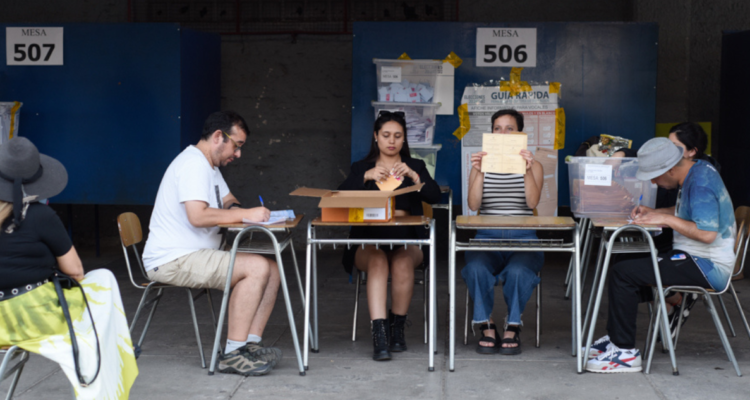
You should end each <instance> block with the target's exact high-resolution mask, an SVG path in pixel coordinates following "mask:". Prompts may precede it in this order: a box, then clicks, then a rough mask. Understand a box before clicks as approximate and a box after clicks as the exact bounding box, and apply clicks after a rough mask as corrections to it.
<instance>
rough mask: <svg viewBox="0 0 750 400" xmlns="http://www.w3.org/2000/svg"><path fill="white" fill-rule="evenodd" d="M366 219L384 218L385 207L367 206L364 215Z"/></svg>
mask: <svg viewBox="0 0 750 400" xmlns="http://www.w3.org/2000/svg"><path fill="white" fill-rule="evenodd" d="M363 219H364V220H365V221H371V220H384V219H386V218H385V207H378V208H365V215H364V217H363Z"/></svg>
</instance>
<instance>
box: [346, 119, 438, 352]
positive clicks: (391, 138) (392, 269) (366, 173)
mask: <svg viewBox="0 0 750 400" xmlns="http://www.w3.org/2000/svg"><path fill="white" fill-rule="evenodd" d="M373 130H374V132H373V136H372V143H371V145H370V153H369V154H368V155H367V157H365V158H364V159H363V160H361V161H357V162H355V163H354V164H352V168H351V173H350V174H349V176H348V177H347V178H346V181H344V183H342V184H341V186H339V190H379V189H378V186H377V182H379V181H384V180H386V179H388V178H389V177H390V176H393V177H395V178H396V179H399V180H402V183H401V185H400V186H399V187H398V188H405V187H409V186H412V185H414V184H419V183H424V186H423V187H422V189H421V190H420V191H419V192H411V193H407V194H404V195H401V196H396V198H395V201H396V212H395V214H394V215H395V216H406V215H423V211H422V202H423V201H424V202H426V203H430V204H434V203H437V202H438V201H439V200H440V187H439V186H438V184H437V183H436V182H435V181H434V180H433V179H432V177H430V174H429V173H428V172H427V168H426V166H425V163H424V162H423V161H421V160H416V159H413V158H411V155H410V153H409V145H408V144H407V142H406V121H405V120H404V115H403V113H401V112H395V113H391V112H388V111H383V112H381V113H380V115H379V116H378V118H377V120H376V121H375V127H374V129H373ZM350 237H351V238H373V239H378V238H379V239H382V238H394V239H411V238H426V237H427V232H426V229H424V228H423V227H413V226H404V227H353V228H352V230H351V233H350ZM424 251H426V246H425V247H423V250H420V249H419V247H417V246H408V247H407V248H404V247H403V246H399V247H394V248H393V250H391V249H390V248H385V247H380V248H379V249H376V248H375V246H365V247H364V248H362V247H361V246H357V247H354V248H351V249H348V250H347V251H346V252H345V253H344V260H343V264H344V267H345V268H346V270H347V272H349V273H351V272H352V270H353V268H352V266H356V267H357V269H359V270H360V271H364V272H367V303H368V305H369V309H370V319H371V320H372V336H373V342H374V351H373V359H374V360H376V361H383V360H390V359H391V354H390V351H393V352H400V351H404V350H406V342H405V341H404V324H405V322H406V313H407V311H408V310H409V303H410V302H411V297H412V292H413V291H414V269H415V268H416V267H417V266H419V265H420V264H422V262H423V260H425V258H426V257H425V254H424ZM389 273H390V275H391V281H392V284H391V286H392V287H391V292H392V293H391V297H392V305H391V307H392V308H391V310H390V311H389V312H388V315H386V302H387V296H388V275H389ZM386 317H388V320H386ZM386 329H388V330H389V332H388V333H387V332H386ZM389 336H390V343H389ZM389 350H390V351H389Z"/></svg>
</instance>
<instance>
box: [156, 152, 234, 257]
mask: <svg viewBox="0 0 750 400" xmlns="http://www.w3.org/2000/svg"><path fill="white" fill-rule="evenodd" d="M228 194H229V187H228V186H227V183H226V182H225V181H224V178H223V177H222V176H221V172H220V171H219V168H216V167H213V168H212V167H211V164H209V163H208V160H207V159H206V156H205V155H203V153H202V152H201V151H200V150H198V148H196V147H195V146H188V147H187V148H186V149H185V150H183V151H182V153H180V155H178V156H177V158H175V159H174V160H173V161H172V163H171V164H169V167H168V168H167V172H165V173H164V177H163V178H162V180H161V184H160V185H159V191H158V192H157V193H156V204H154V211H153V213H152V214H151V223H150V224H149V230H150V233H149V235H148V240H147V241H146V248H145V249H144V251H143V263H144V265H145V267H146V271H150V270H152V269H154V268H156V267H158V266H160V265H164V264H166V263H168V262H170V261H173V260H176V259H178V258H180V257H182V256H184V255H187V254H190V253H192V252H194V251H198V250H201V249H218V248H219V246H220V245H221V235H220V234H219V228H218V227H211V228H196V227H194V226H193V225H191V224H190V221H189V220H188V217H187V212H186V211H185V202H186V201H190V200H198V201H203V202H205V203H207V204H208V206H209V207H213V208H222V207H221V199H223V198H224V197H225V196H226V195H228Z"/></svg>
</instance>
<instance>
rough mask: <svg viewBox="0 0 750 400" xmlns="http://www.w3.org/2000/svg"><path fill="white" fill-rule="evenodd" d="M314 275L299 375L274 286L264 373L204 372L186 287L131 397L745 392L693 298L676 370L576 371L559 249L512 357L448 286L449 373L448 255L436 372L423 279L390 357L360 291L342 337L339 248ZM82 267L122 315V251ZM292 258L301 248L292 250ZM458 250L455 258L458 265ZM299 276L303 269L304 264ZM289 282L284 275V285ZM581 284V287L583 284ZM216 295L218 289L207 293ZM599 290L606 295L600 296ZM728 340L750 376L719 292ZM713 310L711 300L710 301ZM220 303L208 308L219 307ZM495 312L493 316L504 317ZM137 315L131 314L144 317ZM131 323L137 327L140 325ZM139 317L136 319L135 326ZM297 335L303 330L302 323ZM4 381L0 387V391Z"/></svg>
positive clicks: (726, 395) (65, 394)
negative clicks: (100, 272)
mask: <svg viewBox="0 0 750 400" xmlns="http://www.w3.org/2000/svg"><path fill="white" fill-rule="evenodd" d="M319 255H320V261H319V264H318V265H319V268H320V271H319V282H320V290H319V293H320V296H319V304H320V335H321V337H320V353H318V354H310V362H309V365H310V370H309V371H308V372H307V375H306V376H304V377H301V376H299V373H298V371H297V366H296V365H297V364H296V361H295V355H294V349H293V346H292V340H291V335H290V331H289V328H288V320H287V316H286V313H285V312H284V310H285V309H284V307H283V298H282V296H281V295H280V296H279V299H278V303H277V307H276V310H275V312H274V314H273V316H272V317H271V321H270V322H269V326H268V328H267V330H266V332H265V334H264V341H265V342H266V343H269V344H273V345H275V346H278V347H280V348H281V349H282V350H283V352H284V358H283V360H282V361H281V362H280V363H279V365H277V366H276V368H275V369H274V370H273V371H272V372H271V374H269V375H267V376H264V377H248V378H243V377H241V376H237V375H224V374H218V373H217V374H216V375H214V376H208V375H207V370H204V369H201V368H200V359H199V356H198V352H197V348H196V344H195V336H194V334H193V329H192V326H191V322H190V316H189V309H188V305H187V302H186V299H185V297H186V295H185V294H184V292H173V293H168V294H167V295H166V296H165V298H164V299H163V301H162V302H161V304H160V305H159V309H158V311H157V313H156V318H155V321H154V322H153V324H152V326H151V328H150V330H149V332H148V336H147V337H146V340H145V342H144V344H143V354H142V355H141V357H140V359H139V360H138V364H139V368H140V375H139V376H138V379H137V380H136V382H135V386H134V387H133V390H132V392H131V398H132V399H185V398H188V399H230V398H231V399H265V398H272V397H273V398H279V399H291V398H305V399H306V400H314V399H325V400H334V399H350V398H353V397H354V398H362V399H369V398H388V399H413V398H429V399H438V398H440V399H445V398H448V399H451V398H461V399H473V398H487V397H488V396H491V397H496V396H497V395H498V394H500V395H501V396H503V397H506V398H507V397H510V396H512V397H513V398H523V399H567V398H574V397H575V398H577V399H601V398H611V399H630V398H633V399H636V398H637V399H639V400H644V399H678V398H679V399H704V398H722V399H747V398H748V395H749V393H750V381H748V378H747V377H737V376H736V374H735V372H734V369H733V368H732V365H731V364H730V363H729V361H728V360H727V358H726V355H725V353H724V350H723V347H722V346H721V342H720V341H719V338H718V336H717V335H716V331H715V329H714V326H713V323H712V322H711V319H710V317H709V315H708V313H707V311H706V308H705V307H704V306H703V305H702V304H701V303H700V302H699V303H698V304H697V305H696V307H695V309H694V312H693V315H692V316H691V318H690V321H689V322H688V323H687V325H685V330H684V331H683V334H682V336H681V338H680V343H679V346H678V348H677V353H676V354H677V362H678V367H679V369H680V375H679V376H673V375H672V374H671V368H670V366H669V358H668V355H667V354H657V355H656V356H655V360H654V365H653V368H652V372H651V374H650V375H646V374H643V373H632V374H619V375H598V374H592V373H584V374H581V375H578V374H576V372H575V358H573V357H571V355H570V351H571V344H570V343H571V342H570V340H571V339H570V308H569V307H570V302H569V301H567V300H565V299H564V298H563V295H564V286H563V281H564V276H565V271H566V268H567V258H565V256H554V255H550V256H548V258H547V260H546V263H545V269H544V276H543V281H544V284H545V285H544V288H543V305H544V306H543V315H542V327H543V334H542V342H541V348H535V347H534V344H533V340H534V333H533V332H534V329H535V318H534V312H533V300H532V302H531V303H530V304H529V310H528V312H526V314H525V315H524V320H525V324H526V325H525V330H524V332H523V333H522V340H523V354H521V355H519V356H501V355H493V356H485V355H479V354H477V353H476V352H475V351H474V348H475V346H476V342H477V339H478V338H477V337H474V336H471V333H469V344H468V345H467V346H464V345H463V343H462V339H463V325H462V323H463V318H464V315H465V313H464V303H463V299H464V293H465V286H464V285H463V282H462V281H461V280H460V277H459V281H458V284H457V293H458V299H459V300H458V301H457V306H456V308H457V321H459V323H458V324H457V326H458V327H459V329H458V330H457V333H456V338H457V342H458V344H457V345H456V349H457V352H456V370H455V372H449V371H448V365H447V354H446V353H447V339H446V338H447V335H446V333H447V319H446V315H447V276H446V271H447V262H446V260H445V258H446V256H445V255H442V256H439V257H438V259H439V265H438V270H437V273H438V274H437V276H438V282H437V291H438V303H439V304H438V307H439V325H438V342H437V350H438V354H437V355H436V356H435V371H434V372H428V371H427V345H425V344H423V337H422V334H423V322H422V296H421V290H422V288H421V287H417V288H415V296H414V300H413V301H412V306H411V310H410V319H411V320H412V322H413V324H412V326H411V328H409V329H408V330H407V339H408V345H409V351H408V352H404V353H397V354H394V357H393V360H391V361H389V362H381V363H376V362H374V361H372V360H371V358H370V355H371V352H372V341H371V339H370V335H369V321H368V317H367V315H368V312H367V303H366V293H364V292H363V293H362V295H361V298H362V303H361V304H360V307H361V308H360V318H359V321H358V323H357V326H358V337H357V339H358V340H357V341H356V342H352V341H351V328H352V308H353V297H354V286H353V285H351V284H350V283H349V282H348V276H347V275H346V274H345V273H344V272H343V270H342V267H341V264H340V251H336V252H334V251H325V250H324V251H321V252H319ZM83 259H84V265H85V266H86V268H87V270H91V269H95V268H102V267H103V268H108V269H111V270H112V271H113V272H114V273H115V275H116V276H117V277H118V278H119V281H120V289H121V291H122V295H123V302H124V305H125V310H126V312H127V314H128V317H129V318H132V316H133V314H134V313H135V309H136V307H137V305H138V301H139V299H140V295H141V292H140V291H138V290H136V289H135V288H133V287H132V285H130V283H129V281H128V278H127V272H126V270H125V264H124V261H123V259H122V254H121V253H118V249H115V250H112V251H109V252H107V253H105V254H103V255H102V256H101V257H98V258H97V257H94V256H93V255H86V254H84V256H83ZM298 259H299V260H300V261H302V260H304V253H303V252H300V253H299V254H298ZM285 262H286V267H287V271H289V272H288V273H287V276H290V277H292V276H293V275H292V273H291V272H292V271H291V265H292V264H291V260H286V261H285ZM460 265H463V257H459V266H460ZM302 272H303V273H304V271H302ZM290 283H293V282H290ZM735 287H736V288H737V290H738V292H739V296H740V299H741V301H743V302H744V304H746V305H747V306H749V307H750V295H749V294H748V293H750V282H748V280H742V281H738V282H736V283H735ZM290 291H291V294H292V301H293V304H294V308H295V312H296V322H297V324H298V325H297V326H298V327H299V326H301V322H302V318H303V317H302V307H301V303H300V296H299V292H298V290H297V289H296V283H295V285H294V286H292V285H290ZM586 293H587V292H586ZM214 299H216V302H217V303H218V301H220V299H219V293H215V294H214ZM496 299H497V302H496V305H497V306H496V308H497V309H499V310H502V308H503V307H504V306H503V302H502V295H501V290H500V289H499V288H498V289H497V296H496ZM605 299H606V296H605ZM726 299H727V305H728V308H729V312H730V316H731V318H732V321H733V322H734V323H735V326H736V328H737V329H738V330H737V334H738V335H737V337H735V338H730V342H731V344H732V347H733V349H734V352H735V355H736V356H737V359H738V361H739V364H740V369H741V370H742V371H744V372H745V373H748V374H750V340H748V336H747V334H746V333H745V332H744V330H742V328H741V325H740V324H741V322H740V318H739V314H738V313H737V311H736V308H735V307H734V304H733V302H731V303H730V301H729V296H726ZM717 307H718V304H717ZM196 308H197V312H198V318H199V321H200V325H201V326H200V328H201V338H202V341H203V347H204V350H205V352H206V355H207V357H208V353H209V352H210V347H211V344H212V341H213V329H212V328H211V322H210V313H209V311H208V308H207V304H206V302H205V301H204V300H199V301H198V302H197V304H196ZM217 308H218V306H217ZM602 310H603V311H602V312H601V313H600V315H601V318H600V320H599V323H598V325H597V327H598V329H597V333H600V334H604V326H605V321H604V319H605V318H606V300H605V303H604V304H603V306H602ZM642 311H643V312H642V313H641V314H640V319H639V325H638V332H639V338H638V340H639V341H638V343H639V344H638V345H639V346H640V347H643V343H644V341H645V335H646V329H647V326H646V308H645V306H643V307H642ZM503 314H504V313H503V312H498V311H496V313H495V317H496V318H498V319H502V317H503ZM144 320H145V318H143V319H142V320H141V321H144ZM139 325H141V326H142V325H143V323H142V322H141V323H140V324H139ZM141 326H138V327H136V334H137V335H139V334H140V331H141V329H140V328H141ZM300 332H301V331H300ZM7 387H8V382H7V381H6V382H3V383H2V384H0V393H2V394H3V395H4V393H5V390H7ZM70 397H71V391H70V386H69V384H68V382H67V380H66V379H65V377H64V375H63V374H62V372H61V371H60V369H59V368H58V367H57V365H56V364H54V363H52V362H49V361H47V360H45V359H43V358H42V357H39V356H36V355H32V358H31V360H30V361H29V364H28V365H27V367H26V369H25V370H24V373H23V375H22V378H21V381H20V384H19V387H18V389H17V391H16V397H15V398H17V399H69V398H70Z"/></svg>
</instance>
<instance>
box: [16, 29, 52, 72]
mask: <svg viewBox="0 0 750 400" xmlns="http://www.w3.org/2000/svg"><path fill="white" fill-rule="evenodd" d="M5 60H6V63H7V65H63V28H50V27H15V28H10V27H6V28H5Z"/></svg>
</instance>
